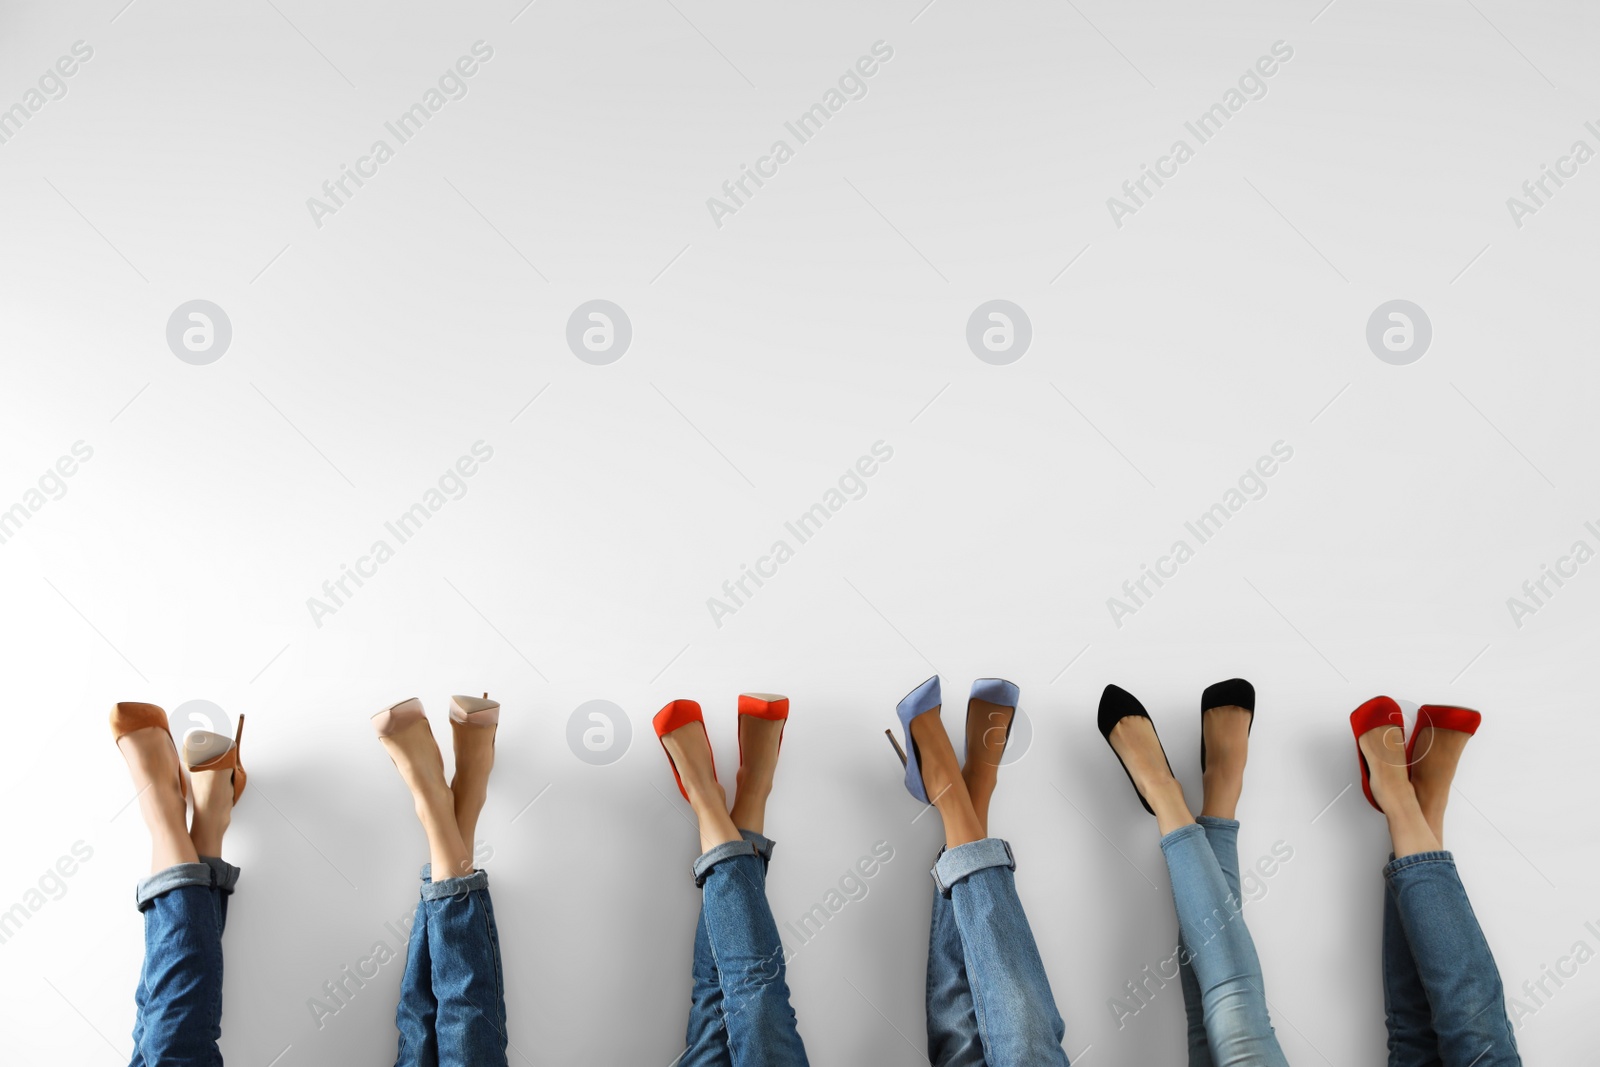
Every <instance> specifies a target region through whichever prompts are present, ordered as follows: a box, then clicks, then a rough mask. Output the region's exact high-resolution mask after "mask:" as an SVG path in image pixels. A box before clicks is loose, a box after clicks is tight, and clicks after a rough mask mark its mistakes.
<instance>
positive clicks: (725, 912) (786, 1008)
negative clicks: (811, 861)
mask: <svg viewBox="0 0 1600 1067" xmlns="http://www.w3.org/2000/svg"><path fill="white" fill-rule="evenodd" d="M788 718H789V700H788V698H787V697H782V696H778V695H776V694H773V693H745V694H743V695H741V696H740V697H739V717H738V720H739V725H738V730H739V771H738V775H737V788H736V791H735V793H734V801H733V807H732V809H731V810H730V809H729V807H728V801H727V794H726V793H725V792H724V791H723V788H722V785H721V783H719V782H718V781H717V769H716V762H715V760H714V759H713V757H712V754H711V741H710V738H709V737H707V735H706V727H705V718H704V715H703V713H702V712H701V709H700V705H699V704H697V703H696V702H694V701H692V700H675V701H673V702H671V703H670V704H668V705H667V706H666V707H664V708H662V709H661V711H660V712H659V713H658V714H657V715H656V717H655V722H654V725H655V730H656V736H658V737H659V738H660V739H661V746H662V748H663V749H665V750H666V753H667V758H668V759H669V760H670V761H671V763H672V769H673V774H674V776H675V777H676V778H677V780H678V788H679V790H680V791H681V792H682V793H683V796H684V798H685V799H686V800H688V802H689V806H690V807H691V808H693V809H694V814H695V819H696V822H697V824H698V827H699V833H700V856H699V858H698V859H696V860H695V863H694V879H695V884H696V885H697V886H699V887H700V890H701V901H700V918H699V922H698V923H697V924H696V929H695V938H694V963H693V969H692V974H693V980H692V985H691V992H690V1003H689V1024H688V1028H687V1033H686V1036H685V1044H686V1045H687V1048H686V1049H685V1050H684V1052H683V1054H682V1056H681V1057H680V1058H679V1059H678V1060H677V1067H757V1065H760V1067H806V1064H807V1063H808V1062H809V1061H808V1060H807V1059H806V1050H805V1045H804V1043H803V1042H802V1041H801V1040H800V1032H799V1028H798V1024H797V1022H796V1019H795V1013H794V1009H793V1007H792V1006H791V1005H790V1003H789V986H788V982H787V980H786V968H785V958H784V949H783V942H782V940H781V939H780V938H779V936H778V925H777V923H776V922H774V921H773V918H772V908H771V906H770V905H769V904H768V903H767V867H768V865H769V864H770V863H771V860H772V849H773V842H772V840H771V839H769V838H768V837H767V836H766V817H767V798H768V797H769V796H770V795H771V793H772V782H773V777H774V775H775V773H776V771H777V768H778V753H779V750H780V748H781V747H782V743H783V730H784V726H785V724H786V723H787V722H788Z"/></svg>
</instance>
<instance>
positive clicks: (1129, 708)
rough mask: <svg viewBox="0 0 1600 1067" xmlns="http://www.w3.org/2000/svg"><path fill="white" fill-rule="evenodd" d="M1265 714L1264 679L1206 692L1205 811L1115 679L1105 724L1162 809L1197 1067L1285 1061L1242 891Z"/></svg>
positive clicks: (1147, 800)
mask: <svg viewBox="0 0 1600 1067" xmlns="http://www.w3.org/2000/svg"><path fill="white" fill-rule="evenodd" d="M1254 720H1255V689H1254V687H1253V686H1251V685H1250V683H1249V682H1247V681H1245V680H1244V679H1242V678H1234V679H1230V680H1229V681H1226V682H1218V683H1217V684H1216V685H1213V686H1210V687H1208V688H1207V689H1206V691H1205V693H1204V694H1202V696H1201V699H1200V729H1201V738H1202V742H1201V746H1202V747H1201V763H1202V766H1203V771H1202V774H1203V777H1204V783H1205V802H1204V805H1203V806H1202V808H1201V813H1200V817H1199V819H1198V820H1196V818H1195V817H1194V815H1193V814H1192V813H1191V812H1190V810H1189V806H1188V803H1187V801H1185V799H1184V796H1183V786H1182V785H1181V784H1180V783H1179V782H1178V780H1177V778H1176V777H1174V776H1173V773H1172V767H1171V764H1169V763H1168V762H1167V755H1166V752H1165V751H1164V750H1163V749H1162V747H1161V740H1160V738H1159V737H1157V736H1156V730H1155V725H1154V723H1152V722H1151V721H1150V717H1149V715H1148V714H1147V713H1146V712H1145V709H1144V706H1143V705H1142V704H1140V703H1139V701H1138V700H1137V699H1135V698H1134V696H1133V695H1132V694H1131V693H1129V692H1127V691H1126V690H1124V689H1120V688H1118V687H1117V686H1114V685H1108V686H1106V689H1105V692H1104V693H1103V694H1102V695H1101V698H1100V732H1101V733H1102V734H1104V735H1105V738H1106V740H1107V741H1108V742H1110V744H1111V747H1112V749H1113V750H1114V751H1115V752H1116V754H1117V757H1118V758H1119V759H1121V760H1122V763H1123V766H1124V767H1125V768H1126V770H1127V772H1128V777H1129V778H1130V779H1132V781H1133V784H1134V788H1136V789H1137V790H1138V791H1139V797H1140V799H1141V800H1142V801H1143V802H1144V805H1145V808H1146V809H1147V810H1149V811H1150V812H1151V813H1152V814H1153V815H1155V817H1156V823H1157V825H1158V827H1159V828H1160V831H1161V852H1162V855H1163V856H1164V857H1165V858H1166V861H1167V873H1168V875H1169V876H1170V878H1171V882H1172V899H1173V903H1174V905H1175V907H1176V909H1177V913H1178V938H1179V953H1178V961H1179V963H1180V965H1181V970H1182V977H1183V992H1184V1005H1185V1008H1186V1010H1187V1013H1188V1020H1189V1063H1190V1067H1213V1065H1214V1067H1235V1065H1241V1067H1242V1065H1245V1064H1249V1065H1252V1067H1283V1065H1286V1064H1287V1062H1288V1061H1287V1060H1286V1059H1285V1058H1284V1055H1283V1050H1282V1049H1281V1048H1280V1047H1279V1046H1278V1039H1277V1037H1276V1035H1275V1034H1274V1033H1273V1030H1272V1021H1271V1018H1270V1017H1269V1014H1268V1011H1267V999H1266V993H1265V987H1264V984H1263V982H1262V977H1261V961H1260V960H1259V959H1258V958H1257V956H1256V950H1255V942H1254V940H1252V938H1251V936H1250V931H1249V929H1248V928H1247V927H1246V926H1245V922H1244V914H1243V906H1244V901H1243V898H1242V897H1241V896H1240V895H1239V850H1238V831H1239V823H1238V821H1237V820H1236V819H1235V818H1234V816H1235V814H1236V809H1237V807H1238V804H1239V797H1240V794H1241V793H1242V792H1243V789H1244V768H1245V762H1246V760H1247V757H1248V756H1249V750H1250V730H1251V727H1252V725H1253V724H1254Z"/></svg>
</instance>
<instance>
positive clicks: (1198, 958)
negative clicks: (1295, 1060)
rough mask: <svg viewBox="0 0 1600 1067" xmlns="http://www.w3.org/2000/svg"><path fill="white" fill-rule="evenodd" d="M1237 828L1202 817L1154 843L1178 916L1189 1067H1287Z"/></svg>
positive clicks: (1232, 822)
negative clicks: (1247, 919)
mask: <svg viewBox="0 0 1600 1067" xmlns="http://www.w3.org/2000/svg"><path fill="white" fill-rule="evenodd" d="M1238 839H1239V824H1238V822H1237V821H1235V820H1233V819H1216V818H1212V817H1211V816H1209V815H1202V816H1200V818H1199V819H1198V820H1197V821H1196V822H1194V823H1191V824H1190V825H1188V826H1182V827H1179V828H1178V829H1176V830H1174V831H1172V833H1170V834H1168V835H1167V836H1165V837H1163V838H1162V839H1161V852H1162V854H1163V855H1164V856H1165V857H1166V860H1167V873H1168V874H1169V875H1170V877H1171V880H1172V900H1173V903H1174V904H1175V905H1176V907H1177V911H1178V937H1179V952H1178V962H1179V964H1180V965H1182V974H1183V1000H1184V1005H1185V1008H1186V1009H1187V1011H1188V1016H1189V1064H1190V1067H1288V1063H1289V1061H1288V1060H1287V1059H1285V1058H1284V1055H1283V1049H1281V1048H1280V1047H1278V1038H1277V1036H1276V1035H1275V1034H1274V1033H1273V1030H1272V1020H1271V1018H1270V1017H1269V1016H1268V1014H1267V997H1266V987H1265V984H1264V983H1263V982H1262V979H1261V961H1260V960H1259V959H1258V958H1257V957H1256V946H1255V942H1254V941H1253V940H1251V938H1250V931H1249V929H1248V928H1247V927H1246V926H1245V923H1244V911H1243V898H1242V897H1240V895H1239V845H1238Z"/></svg>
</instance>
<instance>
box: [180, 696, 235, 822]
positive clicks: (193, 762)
mask: <svg viewBox="0 0 1600 1067" xmlns="http://www.w3.org/2000/svg"><path fill="white" fill-rule="evenodd" d="M243 736H244V716H243V715H240V716H239V722H238V724H237V725H236V726H235V727H234V732H233V736H232V737H229V736H228V735H227V734H214V733H212V732H211V731H210V730H195V731H194V732H193V733H191V734H190V735H189V736H188V737H185V738H184V739H183V762H184V763H186V764H188V765H189V773H190V774H194V773H196V772H197V771H225V770H230V769H231V770H232V771H233V802H234V803H235V804H237V803H239V798H240V797H241V796H243V795H244V783H245V781H246V780H247V779H248V778H249V777H250V776H249V775H248V774H246V773H245V770H244V768H243V767H241V766H240V765H239V739H240V738H242V737H243Z"/></svg>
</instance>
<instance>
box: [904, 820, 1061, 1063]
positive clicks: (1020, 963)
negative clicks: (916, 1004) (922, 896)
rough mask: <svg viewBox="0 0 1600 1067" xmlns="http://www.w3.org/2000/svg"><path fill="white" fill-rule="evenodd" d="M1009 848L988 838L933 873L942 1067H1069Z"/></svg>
mask: <svg viewBox="0 0 1600 1067" xmlns="http://www.w3.org/2000/svg"><path fill="white" fill-rule="evenodd" d="M1016 866H1017V865H1016V861H1015V859H1014V858H1013V857H1012V854H1011V846H1010V845H1008V844H1007V843H1006V842H1004V841H1002V840H1000V839H999V838H998V837H986V838H984V839H983V840H981V841H972V842H969V843H967V844H965V845H958V846H956V847H955V848H952V849H946V850H944V851H942V852H941V853H940V854H939V859H938V861H937V862H936V863H935V864H934V867H933V872H932V873H933V884H934V894H933V925H932V929H931V930H930V931H929V934H928V1060H929V1061H930V1062H931V1063H932V1064H933V1065H934V1067H1068V1063H1067V1054H1066V1053H1065V1052H1063V1051H1062V1050H1061V1039H1062V1038H1063V1037H1065V1036H1066V1026H1065V1024H1064V1023H1063V1022H1062V1020H1061V1013H1060V1012H1058V1011H1057V1010H1056V1002H1055V997H1054V996H1053V995H1052V994H1051V992H1050V980H1049V979H1048V978H1047V977H1046V976H1045V973H1044V961H1043V960H1041V959H1040V958H1039V946H1038V945H1037V944H1036V943H1035V942H1034V940H1033V931H1032V930H1031V929H1030V928H1029V926H1028V917H1027V915H1026V914H1024V913H1023V910H1022V901H1021V900H1020V899H1018V897H1017V883H1016V878H1015V876H1014V875H1013V874H1012V872H1013V871H1015V870H1016Z"/></svg>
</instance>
